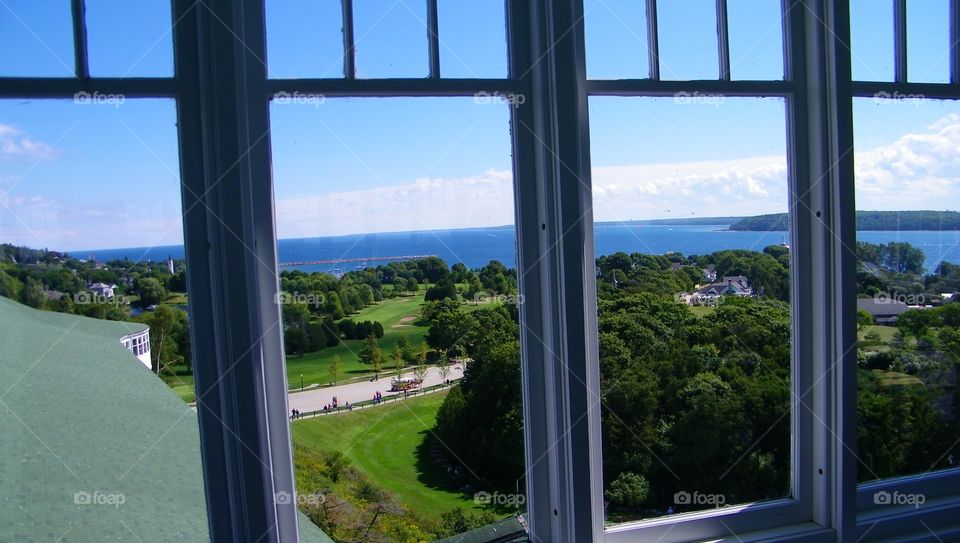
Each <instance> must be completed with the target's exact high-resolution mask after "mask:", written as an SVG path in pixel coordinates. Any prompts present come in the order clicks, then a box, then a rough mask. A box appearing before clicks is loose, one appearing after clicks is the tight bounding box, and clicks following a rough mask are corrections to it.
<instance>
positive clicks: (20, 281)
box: [0, 100, 208, 541]
mask: <svg viewBox="0 0 960 543" xmlns="http://www.w3.org/2000/svg"><path fill="white" fill-rule="evenodd" d="M0 119H3V121H2V124H0V344H2V345H3V349H2V350H0V382H2V383H3V386H2V391H0V433H2V435H3V436H4V437H3V439H2V440H0V488H2V489H3V494H4V499H3V500H0V518H3V519H4V520H3V522H0V540H3V541H37V540H44V541H46V540H49V541H56V540H58V539H59V540H62V541H111V540H112V541H130V540H134V541H135V540H141V541H150V540H158V539H159V540H163V539H167V538H168V537H169V536H171V535H172V534H182V536H183V537H189V538H194V539H202V538H204V537H206V534H207V529H208V528H207V526H208V524H207V518H206V506H205V503H204V485H203V477H202V472H201V463H200V443H199V436H198V432H197V420H196V414H195V412H194V411H193V410H191V409H190V408H189V407H188V406H187V403H186V402H188V401H189V402H192V401H193V400H194V391H193V379H192V375H191V371H190V368H191V360H190V339H189V324H188V317H187V312H185V311H184V310H183V308H185V307H186V306H187V305H188V302H187V300H186V294H185V293H184V279H183V273H184V269H185V266H186V263H185V262H184V260H183V249H182V247H181V243H182V238H181V232H182V227H181V222H180V214H181V207H180V184H179V174H178V171H179V169H178V156H177V155H178V153H177V133H176V124H175V123H176V109H175V105H174V103H173V102H172V101H164V100H136V101H135V100H126V101H124V102H123V103H122V104H120V103H116V102H114V103H110V104H107V103H99V104H98V103H95V102H74V101H66V100H60V101H27V102H24V101H19V100H17V101H0ZM168 258H170V260H169V261H168ZM171 267H172V268H173V271H172V272H171V271H170V268H171ZM178 537H180V536H178Z"/></svg>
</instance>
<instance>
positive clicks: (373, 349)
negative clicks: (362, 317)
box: [357, 336, 380, 365]
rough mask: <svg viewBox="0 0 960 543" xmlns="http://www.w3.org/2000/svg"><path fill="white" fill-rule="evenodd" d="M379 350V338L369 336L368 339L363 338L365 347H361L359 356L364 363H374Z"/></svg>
mask: <svg viewBox="0 0 960 543" xmlns="http://www.w3.org/2000/svg"><path fill="white" fill-rule="evenodd" d="M379 350H380V346H379V345H378V344H377V340H376V339H375V338H374V337H373V336H367V339H365V340H363V347H361V348H360V352H359V353H358V354H357V358H358V359H360V362H362V363H363V364H367V365H372V364H373V363H374V360H375V359H376V353H377V351H379Z"/></svg>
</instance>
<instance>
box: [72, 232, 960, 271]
mask: <svg viewBox="0 0 960 543" xmlns="http://www.w3.org/2000/svg"><path fill="white" fill-rule="evenodd" d="M594 236H595V240H596V253H597V255H605V254H610V253H615V252H617V251H624V252H626V253H633V252H639V253H648V254H664V253H667V252H670V251H674V252H678V253H682V254H684V255H691V254H706V253H712V252H714V251H720V250H723V249H752V250H756V251H760V250H762V249H763V248H764V247H766V246H767V245H778V244H780V243H783V242H784V240H785V238H784V236H785V233H784V232H736V231H731V230H727V225H638V224H621V223H598V224H597V225H596V226H595V229H594ZM857 237H858V239H859V240H860V241H868V242H871V243H887V242H891V241H904V242H909V243H911V244H912V245H914V246H915V247H919V248H920V249H921V250H923V252H924V254H925V255H926V268H927V270H928V271H932V270H933V268H934V267H935V266H936V265H937V263H938V262H940V261H943V260H946V261H948V262H954V263H960V231H943V232H940V231H936V232H927V231H919V232H872V231H862V232H858V234H857ZM277 249H278V258H279V260H280V262H281V263H283V262H304V261H316V260H333V259H360V260H359V261H357V262H349V263H340V264H323V265H304V266H297V269H302V270H304V271H326V272H347V271H350V270H353V269H359V268H364V267H367V266H376V265H378V264H383V263H386V262H387V261H385V260H383V258H384V257H390V256H417V255H436V256H439V257H440V258H442V259H444V260H445V261H446V262H447V264H454V263H456V262H463V263H464V264H466V265H467V266H468V267H470V268H478V267H480V266H483V265H484V264H486V263H487V262H489V261H490V260H499V261H501V262H503V263H504V264H506V265H507V266H510V267H514V266H515V264H516V239H515V237H514V230H513V227H512V226H501V227H492V228H469V229H460V230H434V231H426V232H400V233H384V234H363V235H352V236H336V237H322V238H308V239H282V240H279V241H278V242H277ZM71 254H72V256H75V257H77V258H86V257H88V256H94V257H96V259H97V260H99V261H106V260H113V259H123V258H129V259H130V260H142V261H147V260H152V261H163V260H166V258H167V255H172V256H173V257H174V258H183V247H182V246H165V247H141V248H130V249H104V250H91V251H74V252H72V253H71Z"/></svg>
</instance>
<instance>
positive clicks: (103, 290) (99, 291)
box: [87, 283, 117, 298]
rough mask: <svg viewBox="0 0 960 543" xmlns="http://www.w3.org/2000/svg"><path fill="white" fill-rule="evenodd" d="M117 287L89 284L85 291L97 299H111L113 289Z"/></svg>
mask: <svg viewBox="0 0 960 543" xmlns="http://www.w3.org/2000/svg"><path fill="white" fill-rule="evenodd" d="M115 288H117V285H108V284H106V283H91V284H89V285H87V290H89V291H90V292H92V293H93V295H94V296H96V297H97V298H113V289H115Z"/></svg>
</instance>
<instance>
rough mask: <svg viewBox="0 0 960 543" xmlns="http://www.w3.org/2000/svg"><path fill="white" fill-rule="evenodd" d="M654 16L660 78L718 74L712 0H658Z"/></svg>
mask: <svg viewBox="0 0 960 543" xmlns="http://www.w3.org/2000/svg"><path fill="white" fill-rule="evenodd" d="M657 18H658V20H657V31H658V34H659V37H660V77H661V78H663V79H673V80H687V79H717V78H719V76H720V60H719V59H718V57H717V6H716V2H715V0H686V1H684V2H674V1H671V0H667V1H664V0H659V1H658V2H657Z"/></svg>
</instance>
